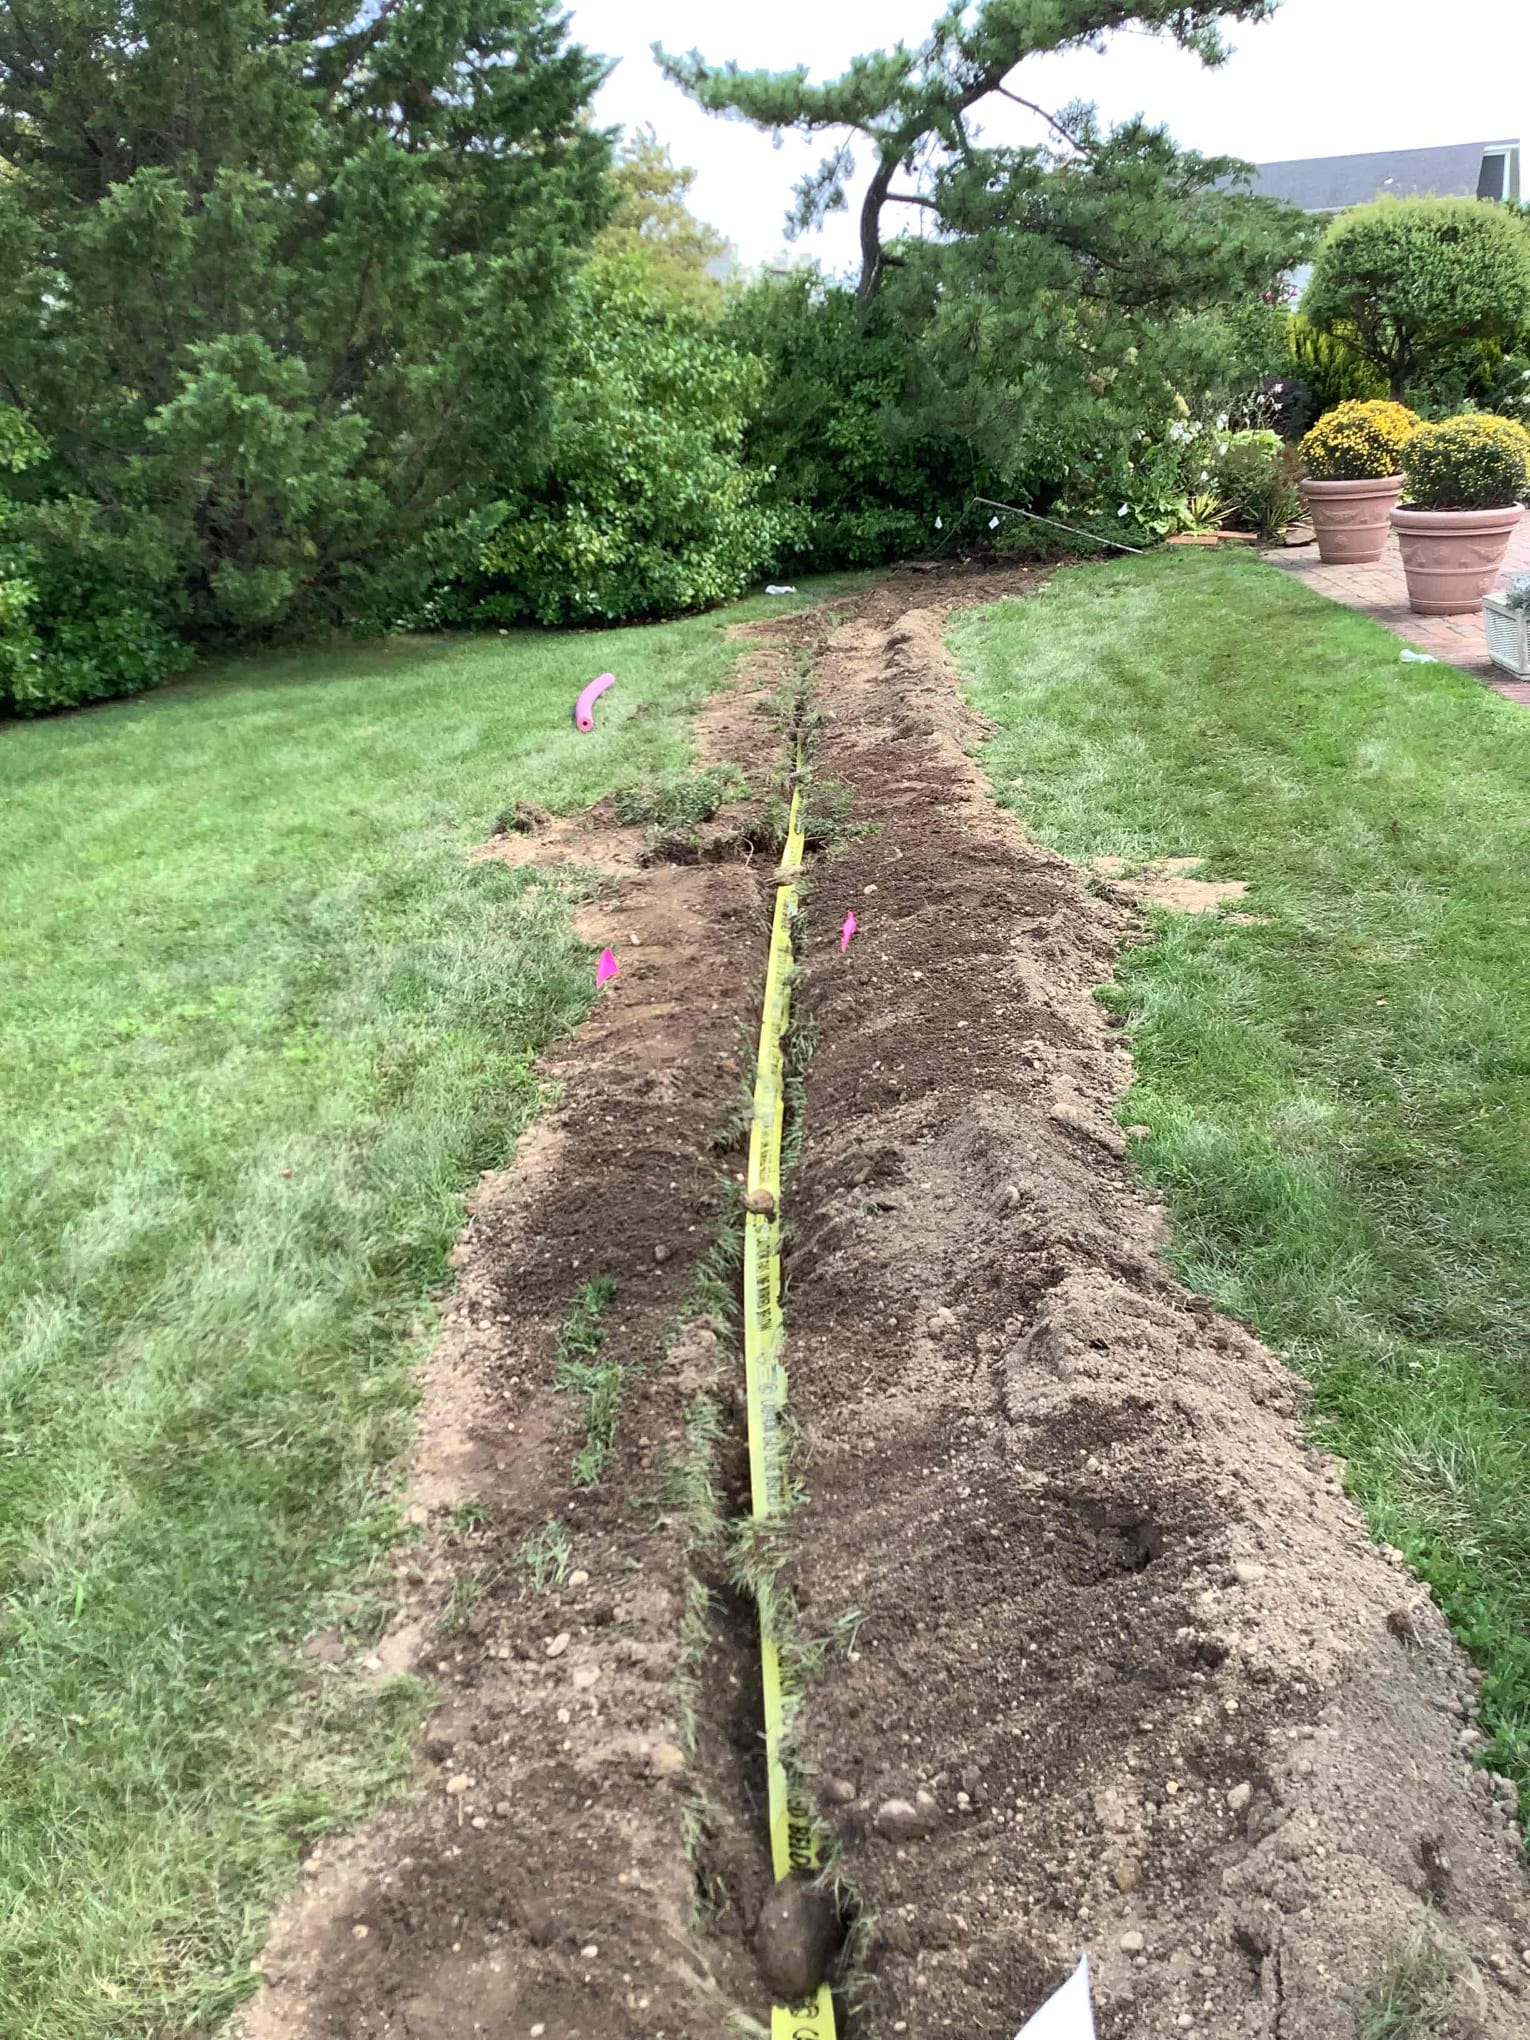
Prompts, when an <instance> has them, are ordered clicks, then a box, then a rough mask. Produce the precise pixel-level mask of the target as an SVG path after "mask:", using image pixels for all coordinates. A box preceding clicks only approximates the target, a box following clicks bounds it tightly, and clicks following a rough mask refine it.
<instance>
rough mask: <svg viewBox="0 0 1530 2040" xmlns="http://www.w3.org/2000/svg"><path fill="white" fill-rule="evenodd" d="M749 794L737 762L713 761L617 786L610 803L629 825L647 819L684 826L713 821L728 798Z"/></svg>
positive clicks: (655, 825)
mask: <svg viewBox="0 0 1530 2040" xmlns="http://www.w3.org/2000/svg"><path fill="white" fill-rule="evenodd" d="M748 798H749V781H748V780H747V779H746V778H745V777H744V775H743V773H742V772H740V771H739V770H738V768H737V767H736V766H734V765H712V766H706V767H702V768H700V769H698V770H696V771H694V772H672V773H669V774H667V775H666V776H665V777H664V778H662V779H658V780H641V781H637V782H635V783H634V784H632V785H630V786H621V787H618V788H617V790H616V793H615V795H614V796H613V798H612V803H611V805H612V808H613V810H614V812H615V815H616V819H617V820H618V821H619V822H620V823H621V824H622V825H623V826H624V827H626V828H636V827H638V826H640V825H642V824H644V823H647V824H648V825H649V826H650V827H652V828H659V829H683V828H688V827H693V826H694V825H695V824H697V823H699V822H709V821H711V819H712V817H713V815H715V814H716V813H717V810H718V809H719V808H720V807H723V806H725V805H726V804H727V803H728V802H729V801H737V800H747V799H748Z"/></svg>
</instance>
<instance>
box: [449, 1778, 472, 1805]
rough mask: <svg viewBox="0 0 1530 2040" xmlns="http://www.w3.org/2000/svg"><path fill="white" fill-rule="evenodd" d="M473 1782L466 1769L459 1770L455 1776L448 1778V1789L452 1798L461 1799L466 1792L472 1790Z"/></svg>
mask: <svg viewBox="0 0 1530 2040" xmlns="http://www.w3.org/2000/svg"><path fill="white" fill-rule="evenodd" d="M472 1783H473V1781H472V1779H471V1778H470V1777H469V1776H468V1774H467V1772H466V1771H458V1772H457V1773H456V1775H455V1776H454V1777H451V1778H448V1779H447V1781H446V1790H447V1793H448V1795H449V1796H450V1797H451V1798H453V1799H460V1798H461V1796H462V1794H463V1793H464V1792H466V1791H468V1790H470V1788H471V1786H472Z"/></svg>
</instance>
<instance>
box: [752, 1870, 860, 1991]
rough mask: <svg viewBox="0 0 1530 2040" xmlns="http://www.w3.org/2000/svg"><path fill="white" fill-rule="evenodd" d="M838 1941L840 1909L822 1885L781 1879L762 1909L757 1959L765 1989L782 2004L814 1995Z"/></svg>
mask: <svg viewBox="0 0 1530 2040" xmlns="http://www.w3.org/2000/svg"><path fill="white" fill-rule="evenodd" d="M839 1942H840V1926H839V1910H838V1908H837V1906H836V1905H835V1903H834V1894H833V1893H832V1892H831V1891H826V1890H825V1889H824V1887H823V1886H822V1885H821V1884H804V1883H802V1882H801V1881H800V1880H799V1879H797V1878H793V1877H783V1878H782V1880H781V1882H780V1883H779V1884H778V1885H777V1886H776V1887H775V1889H774V1890H773V1891H772V1892H770V1893H769V1895H768V1896H767V1898H766V1900H765V1903H764V1904H763V1905H762V1906H761V1907H760V1916H759V1919H758V1920H757V1921H756V1922H755V1929H754V1954H755V1960H756V1961H757V1962H758V1963H759V1965H760V1975H761V1976H762V1977H763V1978H764V1980H765V1983H766V1986H767V1987H768V1988H769V1990H770V1991H771V1992H772V1993H773V1995H774V1996H775V1997H776V1998H777V1999H778V2000H779V2001H780V2002H782V2003H784V2004H794V2003H796V2002H797V2001H798V2000H800V1999H802V1998H807V1997H811V1996H812V1995H813V1993H814V1992H815V1991H816V1990H817V1988H818V1986H819V1985H820V1984H821V1983H822V1982H823V1980H824V1977H825V1975H826V1974H827V1973H828V1967H829V1964H830V1962H831V1961H832V1960H833V1959H834V1955H835V1952H836V1951H837V1949H838V1947H839Z"/></svg>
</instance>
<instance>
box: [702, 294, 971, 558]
mask: <svg viewBox="0 0 1530 2040" xmlns="http://www.w3.org/2000/svg"><path fill="white" fill-rule="evenodd" d="M922 323H923V317H922V312H921V311H920V310H919V309H918V308H915V307H911V306H907V305H906V304H905V303H904V302H902V301H900V302H898V303H894V302H893V301H892V300H891V298H890V297H889V296H888V295H887V294H884V295H883V296H882V297H881V298H880V299H879V301H878V302H877V303H875V304H873V305H871V306H868V307H865V308H862V307H860V306H858V305H857V303H856V300H855V296H854V293H853V292H851V291H849V290H846V289H844V288H843V287H842V286H840V285H838V284H835V283H831V282H826V281H824V279H822V278H821V277H819V276H818V275H817V274H816V273H815V272H813V271H800V270H799V271H797V272H795V273H793V274H791V275H788V276H767V277H765V278H763V279H762V280H761V281H760V282H758V283H755V284H751V285H750V286H749V287H748V288H747V289H743V290H739V291H737V292H735V293H734V294H733V296H732V297H731V299H730V301H729V304H728V309H727V311H726V313H725V314H724V320H723V328H724V331H725V332H726V333H727V334H728V336H729V337H730V338H731V339H732V341H733V343H734V345H735V346H737V347H739V348H740V349H742V350H743V351H745V352H747V353H749V354H753V355H757V356H758V357H759V358H760V359H761V360H763V362H764V363H765V366H766V371H767V380H766V385H765V391H764V395H763V399H762V402H761V404H760V408H759V411H758V414H757V416H756V417H755V419H754V420H753V422H752V423H751V426H750V429H749V435H748V439H747V442H746V444H747V452H748V457H749V459H750V461H751V463H752V464H753V465H755V466H757V467H758V468H760V469H761V470H762V471H764V472H766V473H767V474H769V475H770V476H771V477H772V481H771V484H770V493H771V500H772V501H773V502H774V503H776V504H777V505H778V506H779V507H780V508H781V509H782V510H783V511H785V512H786V513H787V514H788V516H789V518H790V523H789V525H788V527H787V537H786V542H785V544H786V549H785V552H784V554H783V557H782V567H783V570H784V571H795V570H797V569H799V568H806V567H809V566H811V567H817V568H826V567H844V566H875V565H879V564H880V563H881V562H883V561H884V560H891V559H906V558H907V557H908V556H909V555H910V554H911V553H918V552H921V551H923V550H924V548H925V547H927V546H928V545H929V544H930V543H931V539H932V536H933V534H934V531H935V520H936V518H937V517H939V516H941V515H943V514H944V515H946V516H947V517H948V518H949V516H950V515H951V514H953V513H954V512H955V511H959V510H960V509H961V507H962V505H963V504H964V503H965V502H966V501H967V499H968V498H969V497H970V496H972V495H974V494H982V493H989V494H992V493H994V492H995V489H994V487H989V488H987V489H986V490H985V488H984V484H985V483H989V482H993V479H994V478H993V477H991V476H990V475H988V474H986V473H983V474H981V475H979V473H978V470H977V467H976V464H975V462H974V460H973V456H972V454H971V451H970V450H969V448H968V447H967V446H965V445H964V444H963V442H962V439H961V435H960V428H959V425H957V424H956V423H955V422H954V421H951V420H950V419H949V418H948V419H947V420H945V421H944V422H942V421H938V420H936V419H934V418H932V417H931V416H930V415H928V414H927V413H926V412H925V411H924V409H923V406H922V404H919V403H917V402H916V401H915V395H916V390H917V386H918V384H919V383H920V380H921V378H922V377H924V376H926V375H927V370H926V369H925V367H924V365H923V363H922V360H921V351H920V345H919V339H920V333H921V328H922ZM995 487H996V484H995Z"/></svg>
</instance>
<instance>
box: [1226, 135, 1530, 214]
mask: <svg viewBox="0 0 1530 2040" xmlns="http://www.w3.org/2000/svg"><path fill="white" fill-rule="evenodd" d="M1517 147H1518V143H1517V142H1503V141H1498V142H1459V143H1457V144H1455V145H1454V146H1452V147H1450V148H1446V149H1381V150H1379V151H1377V153H1376V154H1374V155H1370V156H1313V157H1309V158H1308V159H1306V160H1305V161H1301V162H1291V163H1260V164H1258V165H1257V166H1256V167H1255V170H1254V184H1253V188H1254V190H1255V191H1257V192H1261V193H1262V194H1264V196H1266V197H1268V198H1283V199H1285V200H1286V202H1287V203H1288V204H1290V205H1299V206H1301V207H1302V208H1303V209H1304V210H1305V211H1307V212H1337V211H1340V210H1342V209H1343V208H1344V207H1346V206H1351V205H1364V204H1366V203H1367V201H1368V200H1370V199H1373V198H1422V197H1432V198H1475V197H1476V196H1477V182H1478V179H1479V177H1480V176H1481V174H1482V158H1483V155H1484V152H1485V151H1487V150H1488V149H1503V148H1517Z"/></svg>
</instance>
